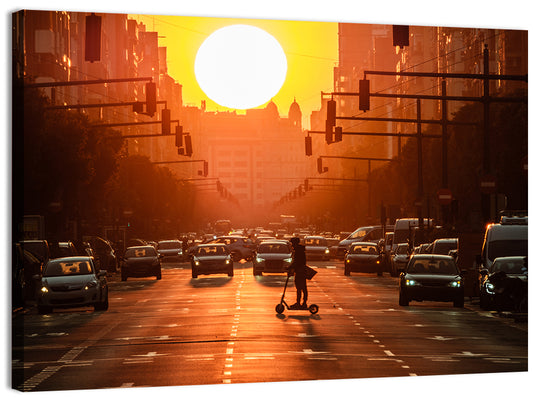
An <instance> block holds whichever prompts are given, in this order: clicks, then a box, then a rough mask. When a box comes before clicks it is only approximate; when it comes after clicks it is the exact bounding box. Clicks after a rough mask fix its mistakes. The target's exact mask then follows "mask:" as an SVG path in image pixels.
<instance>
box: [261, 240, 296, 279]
mask: <svg viewBox="0 0 533 399" xmlns="http://www.w3.org/2000/svg"><path fill="white" fill-rule="evenodd" d="M252 263H253V274H254V276H261V275H262V274H263V273H286V272H287V270H288V268H289V266H290V265H291V264H292V247H291V244H290V243H289V242H288V241H285V240H270V241H263V242H262V243H261V244H259V246H258V247H257V251H256V254H255V256H254V258H253V259H252Z"/></svg>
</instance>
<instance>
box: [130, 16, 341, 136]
mask: <svg viewBox="0 0 533 399" xmlns="http://www.w3.org/2000/svg"><path fill="white" fill-rule="evenodd" d="M129 17H130V18H134V19H137V20H138V21H142V22H143V23H144V24H145V25H146V27H147V30H148V31H156V32H158V34H159V36H163V37H160V39H159V45H160V46H162V47H167V57H168V62H167V63H168V69H169V71H168V72H169V75H170V76H171V77H172V78H174V79H175V80H176V81H177V82H179V83H180V84H182V85H183V102H184V104H186V105H194V106H198V107H199V106H200V102H201V101H202V100H207V110H208V111H215V110H220V111H222V110H226V109H227V108H224V107H222V106H220V105H218V104H216V103H214V102H213V101H211V100H209V99H208V98H207V96H206V95H205V94H204V93H203V91H202V90H201V89H200V87H199V85H198V83H197V82H196V78H195V76H194V60H195V57H196V52H197V50H198V48H199V47H200V45H201V44H202V42H203V41H204V40H205V39H206V38H207V37H208V36H209V35H210V34H211V33H213V32H214V31H215V30H217V29H219V28H222V27H224V26H226V25H232V24H249V25H254V26H256V27H259V28H261V29H263V30H265V31H267V32H268V33H270V34H271V35H272V36H274V37H275V38H276V39H277V40H278V42H279V43H280V44H281V46H282V47H283V49H284V51H285V54H286V56H287V66H288V69H287V77H286V80H285V83H284V85H283V86H282V88H281V90H280V91H279V92H278V94H277V95H276V96H275V97H274V98H273V101H274V103H275V104H276V105H277V106H278V110H279V112H280V115H281V116H287V113H288V111H289V107H290V104H291V103H292V102H293V100H294V98H296V101H297V102H298V104H299V105H300V108H301V110H302V113H303V121H302V122H303V125H304V128H309V116H310V114H311V112H312V111H315V110H318V109H319V108H320V92H321V91H331V90H333V68H334V66H336V65H337V62H338V50H337V49H338V42H337V23H334V22H311V21H284V20H267V19H242V18H239V19H233V18H212V17H188V16H167V15H134V14H131V15H129ZM261 107H263V106H261ZM238 112H239V113H244V111H242V112H241V111H238Z"/></svg>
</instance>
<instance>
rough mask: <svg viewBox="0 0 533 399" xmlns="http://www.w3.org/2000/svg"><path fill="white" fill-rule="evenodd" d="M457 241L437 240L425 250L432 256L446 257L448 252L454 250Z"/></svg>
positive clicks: (453, 239) (455, 239)
mask: <svg viewBox="0 0 533 399" xmlns="http://www.w3.org/2000/svg"><path fill="white" fill-rule="evenodd" d="M458 242H459V239H457V238H439V239H437V240H435V241H433V242H432V243H431V244H430V245H429V246H428V247H426V248H425V250H426V251H427V252H429V253H432V254H440V255H448V254H449V253H450V251H453V250H456V249H457V246H458Z"/></svg>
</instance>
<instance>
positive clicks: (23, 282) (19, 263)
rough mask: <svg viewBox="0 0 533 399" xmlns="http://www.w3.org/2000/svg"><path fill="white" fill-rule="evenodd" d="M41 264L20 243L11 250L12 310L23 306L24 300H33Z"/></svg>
mask: <svg viewBox="0 0 533 399" xmlns="http://www.w3.org/2000/svg"><path fill="white" fill-rule="evenodd" d="M42 266H43V264H42V262H41V261H40V260H39V259H38V258H37V257H36V256H35V255H33V254H32V253H31V252H30V251H28V250H25V249H23V247H22V245H21V244H20V243H15V246H14V248H13V259H12V270H11V299H12V306H13V308H16V307H20V306H24V304H25V302H26V300H33V299H35V292H36V288H35V280H34V278H33V276H35V275H40V274H41V270H42Z"/></svg>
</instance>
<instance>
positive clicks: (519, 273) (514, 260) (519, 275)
mask: <svg viewBox="0 0 533 399" xmlns="http://www.w3.org/2000/svg"><path fill="white" fill-rule="evenodd" d="M527 269H528V268H527V258H526V257H525V256H506V257H500V258H496V259H494V262H493V263H492V264H491V265H490V267H489V268H488V269H482V270H481V271H480V275H481V278H480V284H479V306H480V307H481V309H484V310H491V309H499V310H512V309H513V307H514V306H513V305H514V304H513V303H511V301H510V300H509V299H510V298H506V296H504V295H502V294H503V292H497V289H496V288H497V287H496V284H495V282H494V279H495V278H494V276H495V275H496V274H497V273H502V272H503V273H505V275H504V276H505V277H507V278H516V279H519V280H521V281H524V282H525V283H526V284H527V273H528V270H527ZM520 285H521V284H520ZM526 289H527V288H526Z"/></svg>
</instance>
